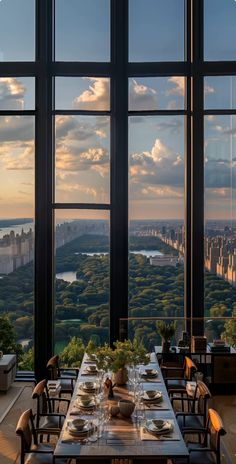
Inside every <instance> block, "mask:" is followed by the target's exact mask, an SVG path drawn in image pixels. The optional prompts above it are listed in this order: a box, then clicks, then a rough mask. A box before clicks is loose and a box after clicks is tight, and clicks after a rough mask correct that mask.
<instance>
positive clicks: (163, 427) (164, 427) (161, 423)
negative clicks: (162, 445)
mask: <svg viewBox="0 0 236 464" xmlns="http://www.w3.org/2000/svg"><path fill="white" fill-rule="evenodd" d="M145 428H146V430H147V431H148V432H151V433H155V434H157V435H158V434H159V435H162V434H163V433H165V434H166V433H169V432H171V431H172V430H173V425H172V423H171V422H170V421H168V420H162V419H150V420H147V422H146V424H145Z"/></svg>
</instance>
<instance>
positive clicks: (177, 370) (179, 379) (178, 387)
mask: <svg viewBox="0 0 236 464" xmlns="http://www.w3.org/2000/svg"><path fill="white" fill-rule="evenodd" d="M161 371H162V374H163V378H164V381H165V384H166V388H167V391H168V394H169V396H170V397H173V395H176V394H178V396H180V397H181V398H183V397H184V396H187V390H186V384H187V381H190V380H192V378H193V375H194V373H195V372H196V371H197V366H196V364H195V363H194V362H193V361H192V359H191V358H189V357H188V356H185V358H184V365H183V367H178V366H173V367H172V366H165V365H162V366H161ZM173 373H174V375H175V377H174V376H173ZM182 410H184V404H183V402H182Z"/></svg>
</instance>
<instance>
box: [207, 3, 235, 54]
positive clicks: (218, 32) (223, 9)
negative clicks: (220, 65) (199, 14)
mask: <svg viewBox="0 0 236 464" xmlns="http://www.w3.org/2000/svg"><path fill="white" fill-rule="evenodd" d="M235 24H236V3H235V1H234V0H224V1H222V0H205V1H204V59H205V60H206V61H227V60H235V59H236V48H235V41H236V28H235Z"/></svg>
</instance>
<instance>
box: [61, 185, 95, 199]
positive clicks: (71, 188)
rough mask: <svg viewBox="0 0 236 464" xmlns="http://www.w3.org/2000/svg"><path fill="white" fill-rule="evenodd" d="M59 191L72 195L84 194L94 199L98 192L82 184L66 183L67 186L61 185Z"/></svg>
mask: <svg viewBox="0 0 236 464" xmlns="http://www.w3.org/2000/svg"><path fill="white" fill-rule="evenodd" d="M59 190H60V191H61V192H66V193H67V194H70V193H74V192H77V193H84V194H86V195H90V196H92V197H94V198H96V197H97V191H96V189H95V188H93V187H86V186H84V185H82V184H78V183H76V184H72V185H71V184H69V183H65V184H62V183H60V185H59Z"/></svg>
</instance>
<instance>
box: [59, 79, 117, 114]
mask: <svg viewBox="0 0 236 464" xmlns="http://www.w3.org/2000/svg"><path fill="white" fill-rule="evenodd" d="M55 108H56V109H64V110H73V109H75V110H100V111H108V110H109V109H110V79H108V78H102V77H56V79H55Z"/></svg>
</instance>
